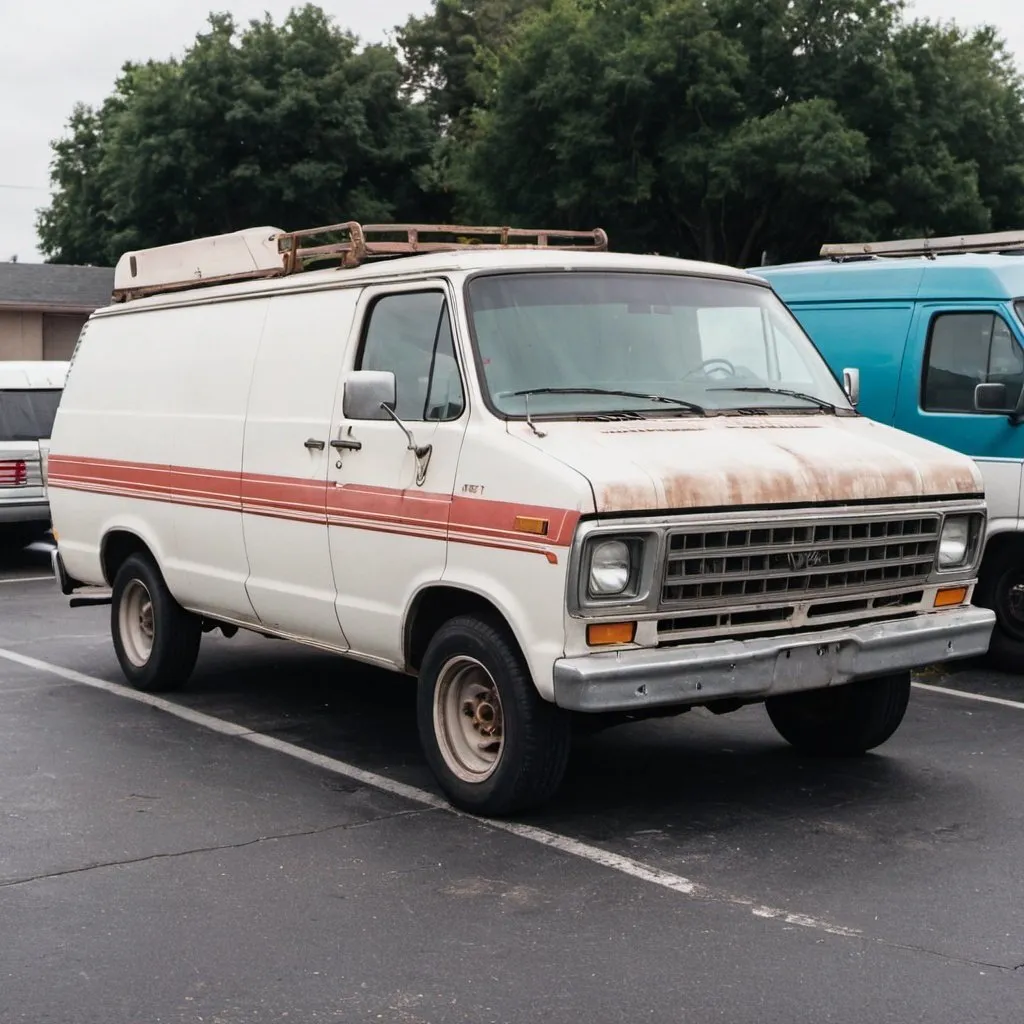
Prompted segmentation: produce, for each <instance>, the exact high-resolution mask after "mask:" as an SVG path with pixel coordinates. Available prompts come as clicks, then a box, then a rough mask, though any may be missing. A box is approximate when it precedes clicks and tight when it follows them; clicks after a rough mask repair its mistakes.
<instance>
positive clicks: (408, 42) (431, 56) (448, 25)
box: [397, 0, 549, 131]
mask: <svg viewBox="0 0 1024 1024" xmlns="http://www.w3.org/2000/svg"><path fill="white" fill-rule="evenodd" d="M548 5H549V0H434V9H433V10H432V11H431V12H430V13H429V14H425V15H423V16H422V17H415V16H414V17H411V18H409V19H408V21H406V23H405V24H404V25H402V26H399V27H398V30H397V39H398V45H399V47H400V48H401V50H402V54H403V57H404V59H405V67H406V77H407V84H408V87H409V89H410V90H412V91H413V92H415V93H419V94H421V95H422V96H423V98H424V100H425V102H426V105H427V109H428V110H429V111H430V114H431V117H432V119H433V121H434V124H435V125H436V126H437V128H438V130H439V131H445V130H447V129H450V128H451V127H452V126H453V125H455V124H457V123H458V122H459V121H460V119H461V118H463V117H464V116H465V115H466V114H467V113H468V112H469V111H471V110H473V109H474V108H475V107H477V106H480V105H482V104H483V103H485V102H486V95H485V90H486V85H487V80H486V71H485V69H486V68H487V65H488V63H489V61H490V60H491V59H492V58H493V57H494V55H495V54H497V53H498V52H499V51H500V50H502V49H503V48H504V46H505V45H506V44H507V43H508V42H509V40H510V39H511V37H512V33H513V31H514V30H515V27H516V26H517V25H518V24H519V22H520V20H521V19H522V17H523V15H524V14H526V13H528V12H530V11H533V10H543V9H545V8H546V7H547V6H548Z"/></svg>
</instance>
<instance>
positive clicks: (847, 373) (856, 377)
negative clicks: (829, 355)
mask: <svg viewBox="0 0 1024 1024" xmlns="http://www.w3.org/2000/svg"><path fill="white" fill-rule="evenodd" d="M843 390H844V391H845V392H846V397H847V398H848V399H849V400H850V405H852V406H853V407H854V408H856V407H857V403H858V402H859V401H860V370H854V369H849V368H847V369H845V370H843Z"/></svg>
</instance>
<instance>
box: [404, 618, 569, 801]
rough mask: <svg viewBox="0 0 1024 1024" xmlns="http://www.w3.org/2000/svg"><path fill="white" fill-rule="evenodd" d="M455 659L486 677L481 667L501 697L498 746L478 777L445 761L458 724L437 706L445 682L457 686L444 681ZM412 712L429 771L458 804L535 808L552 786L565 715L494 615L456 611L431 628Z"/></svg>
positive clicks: (560, 768) (565, 744)
mask: <svg viewBox="0 0 1024 1024" xmlns="http://www.w3.org/2000/svg"><path fill="white" fill-rule="evenodd" d="M453 666H454V667H453ZM460 666H462V667H463V668H464V669H465V670H466V671H469V672H473V673H476V676H475V677H474V678H478V679H479V678H484V676H482V675H481V674H480V673H479V672H478V668H479V667H482V668H483V669H484V670H485V672H486V675H487V676H489V683H490V682H492V683H493V687H494V689H496V691H497V695H498V698H499V701H500V706H499V710H500V713H501V715H502V731H501V736H502V738H501V745H500V751H499V752H498V754H497V756H496V760H495V763H494V766H493V768H492V769H490V774H488V775H487V776H486V777H479V780H478V781H477V780H475V779H467V778H466V777H465V776H466V772H465V770H463V772H462V776H461V777H460V774H459V773H458V772H457V771H456V769H454V768H453V767H452V765H451V763H450V760H451V759H453V758H454V759H455V760H456V761H457V760H458V755H457V754H454V753H453V746H452V741H451V740H450V739H446V736H448V737H450V736H451V735H452V733H451V731H450V730H455V729H457V725H456V724H455V720H454V719H451V718H449V717H448V716H446V715H445V714H444V712H443V710H441V708H442V707H443V706H444V704H445V701H444V699H443V695H444V693H445V692H446V688H447V689H448V690H451V692H455V691H454V689H452V688H453V687H455V686H456V685H457V684H456V683H452V682H450V680H452V679H453V672H454V673H457V672H458V671H459V667H460ZM454 699H455V700H456V701H457V700H458V698H454ZM460 706H461V705H460ZM455 717H456V718H458V716H455ZM417 718H418V723H419V733H420V742H421V743H422V745H423V750H424V753H425V755H426V758H427V761H428V763H429V764H430V767H431V770H432V771H433V773H434V775H435V777H436V778H437V781H438V783H439V784H440V786H441V788H442V789H443V790H444V792H445V795H446V796H447V797H448V799H449V800H450V801H451V802H452V804H454V805H455V806H456V807H459V808H461V809H462V810H465V811H469V812H471V813H473V814H479V815H484V816H489V817H500V816H503V815H508V814H513V813H516V812H518V811H523V810H526V809H528V808H531V807H536V806H538V805H539V804H541V803H543V802H545V801H546V800H548V799H549V798H550V797H551V796H552V795H553V794H554V793H555V791H556V790H557V789H558V787H559V785H560V784H561V782H562V778H563V776H564V775H565V767H566V763H567V761H568V758H569V747H570V736H571V728H570V724H571V719H570V716H569V714H568V712H566V711H564V710H562V709H561V708H558V707H556V706H555V705H554V704H551V703H549V702H548V701H546V700H544V699H543V698H542V697H541V696H540V695H539V694H538V693H537V690H536V687H535V686H534V684H533V679H532V678H531V676H530V672H529V669H528V668H527V665H526V661H525V659H524V658H523V655H522V653H521V652H520V650H519V647H518V645H517V644H516V642H515V640H514V639H513V637H512V636H511V635H510V634H509V632H508V630H507V629H506V628H505V626H504V624H502V623H500V622H498V621H492V620H487V619H481V618H476V617H473V616H460V617H458V618H454V619H451V620H450V621H449V622H447V623H445V625H443V626H442V627H441V628H440V629H439V630H438V631H437V633H435V634H434V637H433V638H432V639H431V641H430V644H429V646H428V647H427V651H426V654H425V655H424V657H423V662H422V665H421V667H420V674H419V688H418V695H417ZM446 723H450V724H449V727H448V728H446Z"/></svg>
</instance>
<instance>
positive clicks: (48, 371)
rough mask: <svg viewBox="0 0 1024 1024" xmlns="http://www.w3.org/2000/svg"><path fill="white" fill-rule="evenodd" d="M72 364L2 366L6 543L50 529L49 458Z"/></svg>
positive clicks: (0, 506)
mask: <svg viewBox="0 0 1024 1024" xmlns="http://www.w3.org/2000/svg"><path fill="white" fill-rule="evenodd" d="M67 370H68V364H67V363H66V362H57V361H50V360H48V361H39V362H0V543H3V542H4V541H10V540H16V541H21V540H24V539H28V538H29V537H30V536H31V535H32V534H34V533H38V534H43V533H45V532H46V531H47V530H48V529H49V526H50V506H49V503H48V502H47V498H46V481H45V479H44V473H45V454H46V445H47V439H48V438H49V436H50V432H51V430H52V429H53V420H54V417H55V416H56V415H57V407H58V405H59V404H60V398H61V392H62V390H63V387H64V380H65V377H66V376H67Z"/></svg>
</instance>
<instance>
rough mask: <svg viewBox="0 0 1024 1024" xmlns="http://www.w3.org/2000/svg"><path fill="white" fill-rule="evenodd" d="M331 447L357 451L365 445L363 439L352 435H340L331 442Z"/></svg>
mask: <svg viewBox="0 0 1024 1024" xmlns="http://www.w3.org/2000/svg"><path fill="white" fill-rule="evenodd" d="M331 447H332V448H334V449H335V450H336V451H339V452H340V451H350V452H357V451H359V450H360V449H361V448H362V447H363V442H362V441H357V440H355V438H352V437H339V438H336V439H335V440H333V441H332V442H331Z"/></svg>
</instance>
